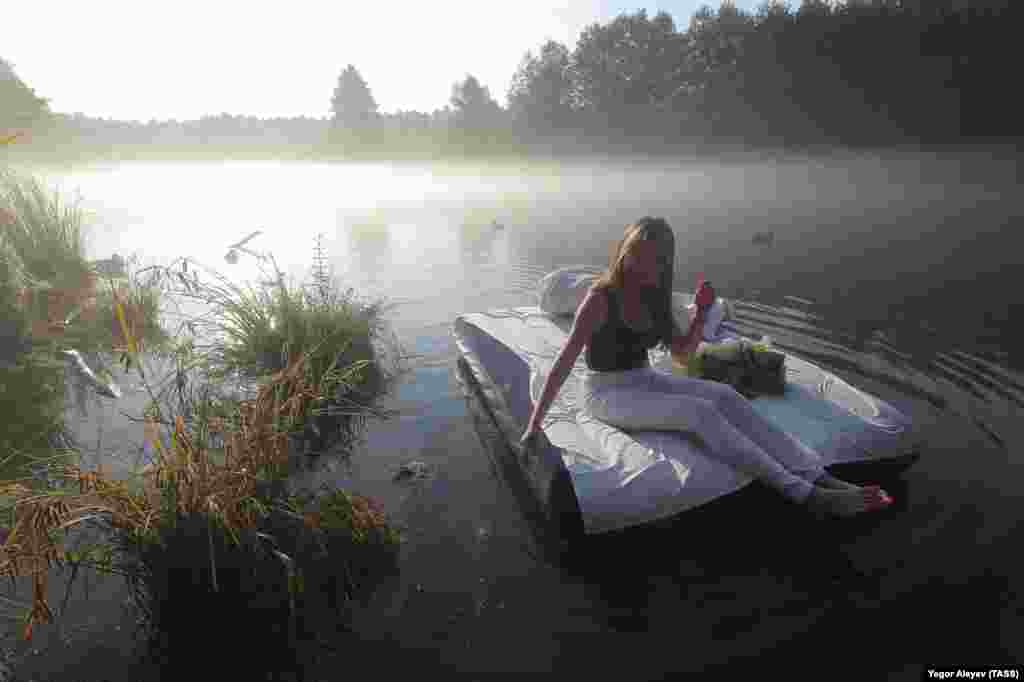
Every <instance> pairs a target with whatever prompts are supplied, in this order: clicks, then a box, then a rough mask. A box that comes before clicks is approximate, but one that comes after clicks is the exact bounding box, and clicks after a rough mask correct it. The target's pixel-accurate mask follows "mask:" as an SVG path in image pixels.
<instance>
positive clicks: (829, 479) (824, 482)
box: [814, 471, 860, 490]
mask: <svg viewBox="0 0 1024 682" xmlns="http://www.w3.org/2000/svg"><path fill="white" fill-rule="evenodd" d="M814 485H818V486H821V487H822V488H829V489H831V490H860V486H859V485H854V484H853V483H850V482H848V481H844V480H843V479H841V478H836V477H835V476H833V475H832V474H830V473H828V472H827V471H826V472H825V473H824V474H823V475H822V476H821V478H819V479H818V480H816V481H814Z"/></svg>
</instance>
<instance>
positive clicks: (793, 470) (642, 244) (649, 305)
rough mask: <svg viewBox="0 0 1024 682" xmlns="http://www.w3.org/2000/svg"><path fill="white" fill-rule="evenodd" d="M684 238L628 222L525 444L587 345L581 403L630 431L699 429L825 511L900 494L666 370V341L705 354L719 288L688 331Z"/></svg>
mask: <svg viewBox="0 0 1024 682" xmlns="http://www.w3.org/2000/svg"><path fill="white" fill-rule="evenodd" d="M674 254H675V236H674V235H673V233H672V228H671V227H669V225H668V223H667V222H665V220H664V219H661V218H651V217H645V218H642V219H640V220H639V221H637V222H636V223H634V224H632V225H629V226H627V227H626V233H625V236H624V237H623V239H622V241H620V242H619V244H618V247H617V248H616V250H615V251H614V252H613V254H612V259H611V263H610V265H609V268H608V270H607V271H606V272H605V273H604V275H603V276H601V277H600V278H599V279H598V280H597V281H596V282H595V283H594V285H593V286H592V287H591V289H590V291H589V292H588V294H587V296H586V298H585V299H584V300H583V302H582V303H581V304H580V308H579V310H578V311H577V314H576V321H575V324H574V326H573V329H572V333H571V334H570V335H569V339H568V341H567V342H566V344H565V347H564V348H563V349H562V352H561V353H560V354H559V356H558V359H557V361H556V362H555V365H554V366H553V368H552V370H551V373H550V374H549V375H548V378H547V381H546V383H545V385H544V391H543V393H542V394H541V399H540V401H539V402H538V403H537V404H536V405H535V406H534V409H533V414H532V416H531V417H530V422H529V425H528V426H527V429H526V433H525V434H524V435H523V438H522V441H521V443H522V444H523V445H524V446H526V447H532V446H533V444H534V443H535V437H536V435H537V434H538V433H539V432H540V430H541V424H542V423H543V419H544V415H545V414H546V413H547V409H548V407H549V405H550V404H551V401H552V399H553V398H554V397H555V395H556V394H557V393H558V390H559V389H560V388H561V386H562V383H563V382H564V381H565V379H566V377H567V376H568V375H569V373H570V372H571V370H572V367H573V365H574V364H575V362H576V358H577V357H578V356H579V354H580V352H581V351H583V349H584V347H586V363H587V372H586V373H585V375H584V376H583V378H582V382H581V386H580V389H581V391H580V396H581V400H582V405H581V409H583V410H586V411H587V412H588V413H589V414H590V415H591V416H592V417H594V418H596V419H599V420H601V421H603V422H605V423H608V424H611V425H613V426H617V427H619V428H622V429H630V430H681V431H693V432H696V433H697V434H698V435H699V436H700V437H701V439H702V440H703V441H704V443H706V444H707V445H708V447H709V448H710V451H711V452H712V453H713V455H714V456H715V457H718V458H720V459H721V460H723V461H725V462H727V463H729V464H730V465H731V466H733V467H735V468H736V469H737V470H739V471H743V472H745V473H747V474H749V475H751V476H753V477H755V478H758V479H760V480H762V481H763V482H765V483H766V484H768V485H769V486H771V487H773V488H775V489H776V490H778V491H779V492H781V493H782V494H783V495H785V496H786V497H788V498H789V499H791V500H793V501H796V502H799V503H804V504H806V505H807V507H808V508H809V509H810V510H811V511H813V512H815V513H816V514H819V515H834V516H852V515H854V514H857V513H860V512H865V511H871V510H875V509H882V508H884V507H887V506H888V505H889V504H891V503H892V499H891V498H890V497H889V496H888V495H887V494H886V493H885V492H884V491H883V490H881V488H879V487H878V486H867V487H860V486H857V485H854V484H852V483H848V482H846V481H842V480H840V479H837V478H835V477H833V476H832V475H831V474H829V473H828V472H826V471H825V469H824V468H823V467H822V466H821V464H820V462H819V458H818V457H817V456H816V455H815V454H814V452H812V451H810V450H808V449H807V448H806V447H804V446H803V445H801V444H800V443H799V442H798V441H796V440H794V439H793V438H791V437H790V436H789V435H788V434H786V433H785V432H784V431H782V430H781V429H779V428H778V427H776V426H775V425H774V424H772V423H771V422H770V421H768V420H767V419H765V418H764V417H762V416H761V415H759V414H758V413H757V412H756V411H755V410H754V409H753V408H752V407H751V406H750V404H749V403H748V401H747V400H746V399H745V398H744V397H742V396H741V395H740V394H739V393H737V392H736V390H735V389H733V388H732V387H731V386H729V385H727V384H723V383H718V382H714V381H702V380H700V379H692V378H689V377H683V376H677V375H672V374H667V373H664V372H659V371H657V370H655V369H653V368H652V367H650V364H649V362H648V357H647V350H648V349H649V348H652V347H653V346H654V345H655V344H656V343H658V342H659V341H660V342H662V343H663V344H664V346H665V347H667V348H670V349H671V352H672V353H673V355H675V356H677V357H679V356H683V355H685V354H687V353H690V352H693V351H694V350H696V348H697V345H698V344H699V343H700V341H701V330H702V328H703V326H704V318H705V315H706V313H707V309H708V307H710V305H711V303H712V302H713V301H714V293H713V291H712V290H711V288H710V286H708V285H707V284H705V283H703V282H702V283H701V284H700V285H699V287H698V291H697V298H696V303H697V317H696V319H695V320H694V321H693V323H692V324H691V325H690V331H689V332H688V333H687V334H685V335H684V334H683V333H682V332H681V331H680V329H679V327H678V325H677V324H676V322H675V319H674V317H673V316H672V312H671V302H672V271H673V265H674Z"/></svg>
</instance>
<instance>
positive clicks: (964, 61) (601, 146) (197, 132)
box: [0, 0, 1024, 161]
mask: <svg viewBox="0 0 1024 682" xmlns="http://www.w3.org/2000/svg"><path fill="white" fill-rule="evenodd" d="M1021 14H1022V11H1021V7H1020V3H1014V2H1012V1H1011V0H997V1H991V2H973V1H968V0H913V1H911V0H902V2H901V1H898V0H873V1H872V0H867V1H860V2H846V3H831V4H830V3H826V2H822V1H820V0H804V1H803V2H802V3H801V4H800V5H799V6H798V7H792V6H790V5H784V4H781V3H766V4H764V5H762V6H761V7H759V8H758V9H757V10H756V11H754V12H745V11H743V10H740V9H737V8H736V7H735V6H733V5H732V4H729V3H723V4H722V5H721V6H720V7H719V8H718V9H717V10H715V9H712V8H709V7H706V6H705V7H703V8H701V9H700V10H699V11H698V12H697V13H695V14H694V15H693V16H692V17H690V18H689V20H688V22H686V24H685V26H682V25H680V24H677V21H676V20H675V18H673V17H672V16H671V15H669V14H668V13H665V12H659V13H658V14H656V15H654V16H648V14H647V13H646V12H645V11H643V10H641V11H638V12H635V13H632V14H621V15H619V16H618V17H617V18H615V19H614V20H612V21H609V22H607V23H604V24H599V23H595V24H592V25H590V26H589V27H587V28H586V29H585V30H584V31H582V32H581V34H580V36H579V38H578V40H577V42H576V44H575V45H574V46H572V47H570V46H567V45H564V44H562V43H559V42H555V41H548V42H546V43H544V44H543V45H540V46H538V47H535V48H532V49H529V50H528V51H527V52H526V53H525V55H524V58H523V60H522V62H521V63H520V65H519V67H518V69H517V70H516V71H515V73H514V74H512V76H511V78H510V83H509V87H508V91H507V93H506V94H507V100H508V105H507V106H501V105H499V104H498V103H497V101H496V99H495V97H494V96H493V94H492V93H491V92H489V90H488V89H487V88H486V87H484V86H482V85H481V84H480V82H479V81H478V80H477V78H475V77H474V76H473V75H472V64H467V65H466V68H467V70H468V72H467V75H466V77H465V78H464V79H463V80H461V81H460V82H457V83H454V84H453V85H452V88H451V93H450V99H449V104H448V105H447V106H445V107H444V108H443V109H439V110H435V111H433V112H429V113H427V112H417V111H398V112H395V113H390V114H387V113H381V112H380V111H379V108H378V106H377V103H376V101H375V100H374V97H373V83H368V82H366V81H365V80H364V79H363V77H362V76H361V75H360V73H359V69H358V65H357V64H350V65H348V66H346V68H345V69H343V70H342V71H341V73H340V74H339V76H338V78H337V80H336V82H335V83H333V84H331V83H325V87H324V104H325V106H324V115H323V116H322V117H315V116H311V117H305V116H303V117H292V118H258V117H255V116H232V115H228V114H221V115H211V116H204V117H202V118H200V119H198V120H192V121H175V120H170V121H157V120H151V121H149V122H148V123H143V122H138V121H117V120H110V119H104V118H96V117H90V116H87V115H85V114H81V113H75V114H67V113H60V112H53V111H51V110H50V107H49V104H48V100H47V98H46V97H45V93H39V94H37V93H36V92H35V91H34V89H33V88H32V87H31V84H28V83H25V82H23V81H22V80H21V79H20V78H19V77H18V76H17V74H16V73H15V72H14V70H13V69H12V68H11V67H10V65H9V64H8V63H7V62H4V61H3V60H2V59H0V135H2V136H4V137H7V136H10V135H14V134H17V135H19V137H18V138H17V139H16V143H15V144H13V145H6V146H5V148H4V152H3V153H4V154H5V155H7V156H9V157H10V158H13V159H24V160H33V159H37V160H47V161H79V160H82V161H85V160H94V159H107V160H119V159H133V158H161V157H167V158H441V157H465V156H469V157H475V156H496V157H500V156H506V155H513V156H515V155H520V154H534V153H536V154H540V155H550V154H556V155H557V154H561V153H565V154H569V153H573V152H577V151H578V152H593V151H608V152H615V151H623V152H627V153H647V154H651V153H657V152H666V151H669V152H670V151H672V150H675V149H677V148H685V147H695V146H696V147H699V146H701V145H706V144H739V145H743V146H753V147H757V146H769V147H800V146H815V145H826V146H832V145H835V146H845V147H885V146H889V145H901V144H905V143H910V144H924V145H929V144H934V145H945V144H962V143H964V142H972V141H977V142H981V141H991V140H996V141H1000V142H1003V141H1006V140H1017V139H1019V138H1020V132H1021V124H1020V121H1021V120H1024V119H1022V117H1021V113H1022V112H1021V108H1020V104H1018V102H1019V98H1018V97H1015V96H1014V95H1015V93H1014V92H1013V89H1014V87H1013V86H1014V82H1015V81H1014V80H1013V79H1012V77H1009V76H1008V74H1010V73H1012V71H1009V69H1010V67H1011V65H1012V64H1015V63H1017V61H1018V58H1017V50H1016V49H1015V45H1014V42H1013V41H1012V39H1011V35H1012V34H1015V33H1016V32H1017V31H1018V30H1019V27H1021V26H1022V25H1024V22H1021V21H1020V18H1021ZM382 49H384V48H383V47H382ZM0 57H2V45H0ZM396 58H400V57H399V56H396Z"/></svg>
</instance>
